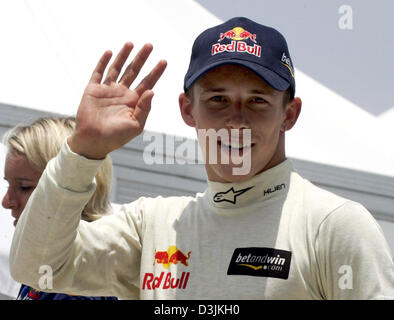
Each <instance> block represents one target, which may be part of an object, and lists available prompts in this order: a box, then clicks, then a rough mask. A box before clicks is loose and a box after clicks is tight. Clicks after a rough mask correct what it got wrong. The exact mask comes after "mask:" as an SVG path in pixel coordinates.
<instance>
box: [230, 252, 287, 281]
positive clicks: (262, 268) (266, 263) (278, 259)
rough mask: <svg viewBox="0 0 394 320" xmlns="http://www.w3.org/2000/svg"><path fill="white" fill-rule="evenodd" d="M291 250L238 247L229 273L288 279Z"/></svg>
mask: <svg viewBox="0 0 394 320" xmlns="http://www.w3.org/2000/svg"><path fill="white" fill-rule="evenodd" d="M290 261H291V252H290V251H285V250H279V249H273V248H254V247H252V248H237V249H235V250H234V253H233V256H232V258H231V261H230V265H229V267H228V271H227V274H228V275H246V276H254V277H270V278H280V279H287V278H288V277H289V271H290Z"/></svg>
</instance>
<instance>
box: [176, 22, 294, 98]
mask: <svg viewBox="0 0 394 320" xmlns="http://www.w3.org/2000/svg"><path fill="white" fill-rule="evenodd" d="M225 64H237V65H241V66H244V67H247V68H249V69H251V70H252V71H253V72H255V73H256V74H257V75H259V76H260V77H261V78H263V80H264V81H266V82H267V83H268V84H269V85H270V86H271V87H273V88H274V89H276V90H279V91H285V90H287V89H288V88H290V91H291V97H294V94H295V79H294V68H293V63H292V61H291V58H290V54H289V50H288V47H287V43H286V40H285V38H284V37H283V35H282V34H281V33H280V32H279V31H277V30H275V29H273V28H271V27H267V26H264V25H261V24H259V23H256V22H254V21H252V20H250V19H247V18H244V17H236V18H232V19H230V20H228V21H226V22H224V23H223V24H220V25H218V26H215V27H213V28H210V29H207V30H205V31H204V32H203V33H201V34H200V35H199V36H198V37H197V38H196V40H195V41H194V44H193V48H192V55H191V59H190V65H189V69H188V71H187V73H186V76H185V81H184V90H185V91H187V90H188V89H189V88H190V87H191V86H192V85H193V84H194V83H195V82H196V81H197V80H198V79H199V78H200V77H201V76H203V75H204V74H205V73H206V72H208V71H210V70H211V69H213V68H215V67H218V66H221V65H225Z"/></svg>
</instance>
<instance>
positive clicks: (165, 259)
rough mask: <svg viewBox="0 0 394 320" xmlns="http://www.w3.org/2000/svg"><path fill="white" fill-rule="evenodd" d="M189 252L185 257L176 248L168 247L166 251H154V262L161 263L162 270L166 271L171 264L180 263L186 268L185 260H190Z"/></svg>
mask: <svg viewBox="0 0 394 320" xmlns="http://www.w3.org/2000/svg"><path fill="white" fill-rule="evenodd" d="M191 253H192V252H191V251H189V252H188V253H187V255H185V254H184V253H183V252H182V251H181V250H179V249H178V248H177V247H176V246H170V247H169V248H168V250H167V251H156V252H155V262H156V263H161V264H162V265H163V267H164V268H166V269H168V268H169V267H170V265H171V264H173V263H174V264H177V263H178V262H180V263H181V264H183V265H184V266H186V267H187V266H188V265H189V264H188V262H187V260H189V259H190V255H191Z"/></svg>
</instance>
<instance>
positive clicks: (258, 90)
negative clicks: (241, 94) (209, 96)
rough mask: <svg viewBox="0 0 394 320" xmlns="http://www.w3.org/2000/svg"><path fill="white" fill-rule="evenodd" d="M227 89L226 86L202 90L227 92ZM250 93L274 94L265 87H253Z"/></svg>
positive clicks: (203, 90) (204, 91)
mask: <svg viewBox="0 0 394 320" xmlns="http://www.w3.org/2000/svg"><path fill="white" fill-rule="evenodd" d="M226 91H227V90H226V89H225V88H220V87H219V88H203V89H202V92H203V93H211V92H214V93H221V92H226ZM248 93H252V94H272V92H271V91H268V90H263V89H252V90H249V91H248Z"/></svg>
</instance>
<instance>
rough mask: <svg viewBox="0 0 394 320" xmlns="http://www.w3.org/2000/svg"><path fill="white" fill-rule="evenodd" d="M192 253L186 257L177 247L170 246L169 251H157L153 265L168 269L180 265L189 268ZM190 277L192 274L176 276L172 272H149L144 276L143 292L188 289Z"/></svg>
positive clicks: (183, 273)
mask: <svg viewBox="0 0 394 320" xmlns="http://www.w3.org/2000/svg"><path fill="white" fill-rule="evenodd" d="M191 253H192V252H191V251H189V252H188V253H187V255H186V254H184V253H183V252H182V251H181V250H179V249H178V248H177V247H176V246H170V247H169V248H168V250H167V251H155V261H154V262H153V264H155V263H157V264H161V265H162V266H163V267H164V268H166V269H168V268H169V267H170V266H171V265H172V264H175V265H176V264H178V263H179V264H182V265H184V266H185V267H188V266H189V263H188V260H189V259H190V255H191ZM189 276H190V272H185V271H184V272H182V273H181V274H180V275H175V276H174V275H173V274H172V272H171V271H169V272H160V274H154V273H151V272H147V273H145V275H144V279H143V283H142V290H155V289H162V290H167V289H186V286H187V283H188V281H189Z"/></svg>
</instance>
